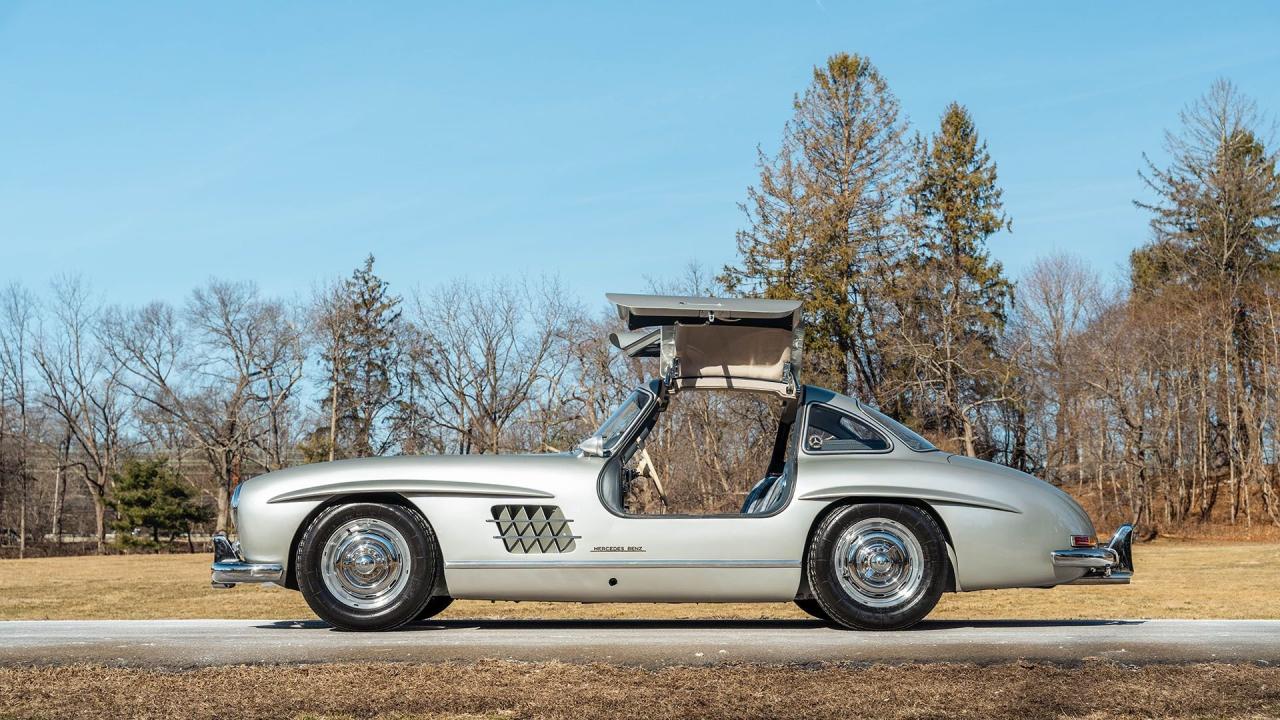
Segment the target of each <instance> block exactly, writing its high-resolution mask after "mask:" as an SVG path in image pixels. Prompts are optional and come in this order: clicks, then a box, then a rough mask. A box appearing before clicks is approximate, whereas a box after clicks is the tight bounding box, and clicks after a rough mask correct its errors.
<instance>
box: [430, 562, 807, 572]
mask: <svg viewBox="0 0 1280 720" xmlns="http://www.w3.org/2000/svg"><path fill="white" fill-rule="evenodd" d="M444 567H445V569H446V570H536V569H540V568H548V569H554V570H577V569H585V570H597V569H600V570H605V569H614V568H618V569H624V568H673V569H682V568H684V569H696V568H788V569H790V568H799V567H800V561H799V560H453V561H445V564H444Z"/></svg>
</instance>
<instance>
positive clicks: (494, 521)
mask: <svg viewBox="0 0 1280 720" xmlns="http://www.w3.org/2000/svg"><path fill="white" fill-rule="evenodd" d="M485 522H491V523H496V522H533V521H532V520H501V521H499V520H498V519H497V518H485ZM538 522H548V523H549V522H565V523H571V522H573V520H571V519H569V518H560V519H558V520H539V521H538Z"/></svg>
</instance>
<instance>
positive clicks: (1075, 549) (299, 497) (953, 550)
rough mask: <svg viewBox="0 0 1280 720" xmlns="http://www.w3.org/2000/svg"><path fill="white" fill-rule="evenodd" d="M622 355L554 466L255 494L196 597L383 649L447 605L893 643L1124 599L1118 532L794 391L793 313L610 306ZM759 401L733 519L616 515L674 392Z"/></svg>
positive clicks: (353, 474) (1033, 488) (490, 468)
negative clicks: (1008, 615)
mask: <svg viewBox="0 0 1280 720" xmlns="http://www.w3.org/2000/svg"><path fill="white" fill-rule="evenodd" d="M609 299H610V301H611V302H613V303H614V304H615V305H616V306H617V308H618V313H619V316H620V317H621V319H622V321H623V323H624V324H625V325H626V327H627V328H629V330H628V331H625V332H619V333H616V334H614V335H613V336H611V337H610V340H611V341H612V342H613V344H614V345H616V346H617V347H618V348H619V349H620V350H621V351H622V352H625V353H627V354H629V355H632V356H636V357H653V358H658V359H659V366H660V374H659V376H658V378H657V379H654V380H652V381H650V382H648V383H646V384H644V385H642V386H640V387H638V388H636V389H635V391H634V392H632V393H631V395H630V397H628V398H627V399H626V401H625V402H623V403H622V405H621V406H620V407H618V409H617V411H616V412H615V413H614V414H613V416H612V417H610V418H609V419H608V420H607V421H606V422H605V423H604V424H603V425H602V426H601V427H600V429H599V430H597V431H596V432H595V433H594V434H592V435H591V436H590V437H588V438H586V439H584V440H583V441H582V443H581V444H580V445H579V446H578V448H577V449H576V450H574V451H573V452H565V453H556V454H542V455H511V456H501V455H468V456H437V457H388V458H367V459H359V460H343V461H339V462H331V463H323V464H317V465H307V466H302V467H295V468H290V469H287V470H281V471H278V472H273V473H269V474H266V475H262V476H259V477H255V478H253V479H252V480H249V481H247V482H245V483H243V484H241V485H240V486H239V487H237V488H236V491H235V495H234V497H233V499H232V507H233V508H234V512H235V527H236V528H237V531H238V533H239V542H238V543H231V542H230V541H229V540H228V539H227V538H226V537H224V536H221V535H220V536H218V537H216V538H215V542H214V548H215V550H214V563H213V585H214V586H215V587H220V588H229V587H233V586H235V585H237V584H239V583H265V582H270V583H276V584H278V585H283V586H284V587H287V588H292V589H295V590H300V591H301V592H302V594H303V597H305V598H306V600H307V603H308V604H309V605H310V606H311V608H312V609H313V610H314V611H315V613H316V614H317V615H319V616H320V617H321V618H323V619H324V620H326V621H328V622H330V623H332V624H333V625H335V626H337V627H340V628H345V629H350V630H387V629H391V628H395V627H398V626H400V625H403V624H405V623H408V622H412V621H414V620H418V619H423V618H427V617H431V616H432V615H435V614H436V613H439V612H440V611H441V610H443V609H444V608H445V607H446V606H447V605H448V604H449V603H450V602H452V599H453V598H474V599H485V600H563V601H572V602H752V601H758V602H777V601H794V602H795V603H796V604H797V605H799V606H800V607H801V608H803V609H804V610H805V611H806V612H808V613H810V614H812V615H814V616H816V617H818V618H821V619H823V620H825V621H827V622H829V623H833V624H836V625H839V626H844V627H849V628H860V629H876V630H880V629H896V628H905V627H908V626H910V625H912V624H914V623H916V622H918V621H919V620H920V619H921V618H923V617H924V616H925V615H927V614H928V613H929V611H930V610H932V609H933V607H934V605H935V604H936V603H937V601H938V598H939V596H941V594H942V593H943V592H965V591H970V590H986V589H991V588H1013V587H1050V586H1054V585H1063V584H1068V583H1092V584H1099V583H1117V584H1123V583H1127V582H1129V579H1130V577H1131V575H1132V573H1133V560H1132V555H1131V554H1130V536H1131V533H1132V527H1131V526H1129V525H1124V526H1122V527H1120V528H1119V529H1118V530H1117V531H1116V532H1115V533H1114V535H1112V537H1111V540H1110V542H1109V543H1107V544H1106V545H1100V544H1098V542H1097V538H1096V536H1095V534H1094V528H1093V523H1092V522H1091V521H1090V519H1089V516H1088V515H1087V514H1085V512H1084V510H1082V509H1081V507H1080V505H1078V504H1077V503H1076V502H1075V501H1074V500H1072V499H1071V497H1070V496H1069V495H1067V494H1066V493H1064V492H1062V491H1061V490H1059V489H1057V488H1055V487H1053V486H1051V485H1049V484H1048V483H1045V482H1042V481H1040V480H1037V479H1036V478H1034V477H1031V476H1029V475H1026V474H1024V473H1021V472H1018V471H1016V470H1011V469H1009V468H1006V467H1002V466H1000V465H995V464H992V463H988V462H983V461H981V460H975V459H972V458H968V457H962V456H959V455H952V454H949V453H945V452H941V451H939V450H937V449H936V448H934V447H933V446H932V445H931V444H930V443H929V441H927V440H925V439H924V438H923V437H921V436H920V435H918V434H916V433H914V432H912V431H911V430H910V429H909V428H907V427H905V426H903V425H902V424H900V423H898V422H896V421H895V420H893V418H890V417H888V416H887V415H885V414H884V413H881V412H879V411H877V410H876V409H875V408H873V407H870V406H869V405H866V404H864V403H861V402H859V401H858V400H856V399H854V398H851V397H846V396H844V395H840V394H838V393H834V392H831V391H830V390H823V389H822V388H818V387H811V386H804V385H800V384H799V383H798V381H797V372H796V371H797V368H798V365H799V361H800V355H801V349H802V344H801V333H800V331H799V327H800V303H799V302H796V301H786V300H743V299H719V298H693V297H666V296H646V295H616V294H611V295H609ZM707 389H714V390H721V391H724V390H732V391H740V392H750V393H766V394H771V395H772V396H775V397H777V398H780V405H781V406H782V408H783V409H782V412H781V415H780V420H779V423H778V429H777V436H776V440H775V441H774V443H773V449H772V455H771V458H770V462H769V466H768V470H767V472H766V473H765V476H764V477H763V478H761V479H760V480H759V482H758V483H756V485H755V487H754V488H753V489H752V490H751V492H750V494H749V495H748V496H747V497H746V499H745V501H744V502H743V504H742V508H741V510H740V511H739V512H737V513H731V514H722V515H642V514H636V513H634V512H632V511H631V510H630V509H629V508H628V507H627V500H626V499H627V493H626V488H627V487H628V485H629V483H630V482H631V480H632V479H633V478H634V477H635V472H636V471H635V470H634V465H635V463H634V459H635V458H636V457H637V454H638V453H640V452H641V451H642V448H643V447H644V442H645V439H646V438H647V437H648V435H649V433H650V431H651V430H652V429H653V427H654V424H655V423H656V422H657V419H658V417H659V416H660V414H661V413H662V412H663V411H664V410H665V409H666V408H667V406H668V402H669V401H670V399H671V398H672V397H674V396H676V395H678V394H680V393H688V392H697V391H700V390H707Z"/></svg>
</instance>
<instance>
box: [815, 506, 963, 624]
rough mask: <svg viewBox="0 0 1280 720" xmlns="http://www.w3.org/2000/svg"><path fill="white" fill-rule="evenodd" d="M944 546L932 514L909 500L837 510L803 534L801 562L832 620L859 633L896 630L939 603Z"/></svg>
mask: <svg viewBox="0 0 1280 720" xmlns="http://www.w3.org/2000/svg"><path fill="white" fill-rule="evenodd" d="M947 562H948V560H947V546H946V541H945V540H944V539H943V535H942V528H941V527H939V526H938V523H937V521H936V520H934V519H933V516H931V515H929V514H928V513H926V512H925V511H923V510H921V509H919V508H917V507H914V506H911V505H897V504H892V503H871V504H866V505H848V506H845V507H841V508H837V509H836V510H835V511H833V512H832V513H831V514H830V515H828V516H827V517H826V518H825V519H824V520H823V521H822V523H821V524H819V525H818V528H817V529H816V530H814V533H813V536H812V537H811V538H810V539H809V554H808V560H807V562H806V566H805V572H806V573H807V574H808V579H809V587H810V588H811V589H812V590H813V595H814V600H816V601H817V603H818V605H819V606H820V607H821V608H822V610H823V611H824V612H825V613H826V614H827V615H828V616H829V617H830V618H831V620H832V621H834V622H836V623H838V624H840V625H843V626H845V627H848V628H854V629H859V630H901V629H903V628H908V627H911V626H912V625H915V624H916V623H918V622H920V621H921V620H922V619H924V617H925V616H926V615H928V614H929V612H930V611H931V610H933V607H934V606H935V605H937V603H938V598H940V597H941V596H942V591H943V586H944V585H945V583H946V577H947Z"/></svg>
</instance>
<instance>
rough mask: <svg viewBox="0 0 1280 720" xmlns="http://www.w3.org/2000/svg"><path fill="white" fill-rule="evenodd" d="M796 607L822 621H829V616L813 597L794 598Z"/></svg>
mask: <svg viewBox="0 0 1280 720" xmlns="http://www.w3.org/2000/svg"><path fill="white" fill-rule="evenodd" d="M796 607H798V608H800V609H801V610H803V611H805V612H806V613H808V614H809V615H811V616H813V617H815V618H817V619H819V620H821V621H823V622H828V623H829V622H831V616H830V615H828V614H827V613H826V611H825V610H823V609H822V606H821V605H819V604H818V601H817V600H814V599H813V598H796Z"/></svg>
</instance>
